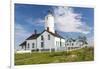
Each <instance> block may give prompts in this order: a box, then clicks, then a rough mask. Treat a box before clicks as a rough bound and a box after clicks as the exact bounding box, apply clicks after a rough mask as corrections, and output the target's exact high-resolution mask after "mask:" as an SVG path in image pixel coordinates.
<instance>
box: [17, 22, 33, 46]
mask: <svg viewBox="0 0 100 69" xmlns="http://www.w3.org/2000/svg"><path fill="white" fill-rule="evenodd" d="M30 34H31V33H30V32H28V31H27V30H26V29H25V28H24V27H23V26H22V25H20V24H16V25H15V46H18V45H19V44H20V43H22V42H23V41H24V40H25V39H26V38H27V37H28V36H29V35H30Z"/></svg>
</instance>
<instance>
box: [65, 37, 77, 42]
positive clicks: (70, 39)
mask: <svg viewBox="0 0 100 69" xmlns="http://www.w3.org/2000/svg"><path fill="white" fill-rule="evenodd" d="M66 41H67V42H68V41H73V42H75V41H76V40H75V39H72V38H69V39H67V40H66Z"/></svg>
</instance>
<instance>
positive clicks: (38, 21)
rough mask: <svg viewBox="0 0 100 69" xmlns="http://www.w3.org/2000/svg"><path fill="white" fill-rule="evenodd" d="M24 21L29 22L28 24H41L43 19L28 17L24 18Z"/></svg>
mask: <svg viewBox="0 0 100 69" xmlns="http://www.w3.org/2000/svg"><path fill="white" fill-rule="evenodd" d="M26 22H27V23H30V24H35V25H39V26H43V25H44V22H45V21H44V19H41V18H37V19H34V18H28V19H26Z"/></svg>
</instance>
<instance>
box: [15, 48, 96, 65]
mask: <svg viewBox="0 0 100 69" xmlns="http://www.w3.org/2000/svg"><path fill="white" fill-rule="evenodd" d="M93 60H94V49H93V48H83V49H79V50H74V51H69V52H67V51H63V52H51V53H49V52H44V53H24V54H15V65H28V64H47V63H62V62H79V61H93Z"/></svg>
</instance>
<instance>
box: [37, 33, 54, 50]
mask: <svg viewBox="0 0 100 69" xmlns="http://www.w3.org/2000/svg"><path fill="white" fill-rule="evenodd" d="M48 35H50V40H48ZM41 36H43V37H44V49H50V48H54V36H52V35H51V34H50V33H48V32H46V31H45V32H44V33H43V34H41V35H40V36H39V37H38V38H37V47H38V48H39V49H41V42H42V40H41Z"/></svg>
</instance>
